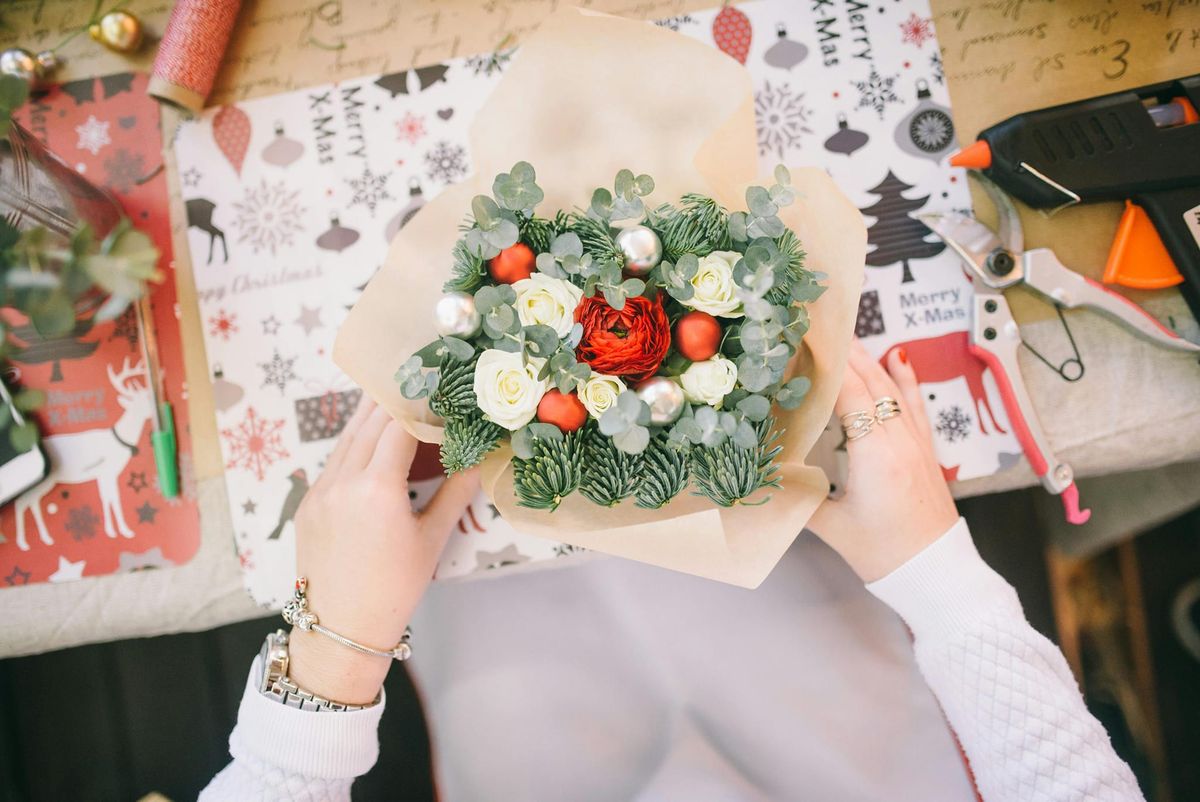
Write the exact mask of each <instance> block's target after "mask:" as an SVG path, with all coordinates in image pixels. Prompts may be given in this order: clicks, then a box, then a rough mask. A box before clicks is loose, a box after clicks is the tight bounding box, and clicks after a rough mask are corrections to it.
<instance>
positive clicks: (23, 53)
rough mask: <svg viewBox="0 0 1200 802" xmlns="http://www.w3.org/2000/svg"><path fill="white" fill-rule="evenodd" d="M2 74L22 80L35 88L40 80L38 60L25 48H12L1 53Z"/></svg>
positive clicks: (0, 68) (0, 65) (0, 67)
mask: <svg viewBox="0 0 1200 802" xmlns="http://www.w3.org/2000/svg"><path fill="white" fill-rule="evenodd" d="M0 73H3V74H4V75H11V76H13V77H14V78H20V79H21V80H22V81H24V82H25V83H27V84H29V85H30V86H34V85H36V84H37V82H38V78H39V75H38V63H37V59H35V58H34V57H33V54H32V53H30V52H29V51H28V50H26V49H25V48H23V47H10V48H9V49H8V50H5V51H4V52H3V53H0Z"/></svg>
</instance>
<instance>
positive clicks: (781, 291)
mask: <svg viewBox="0 0 1200 802" xmlns="http://www.w3.org/2000/svg"><path fill="white" fill-rule="evenodd" d="M775 245H776V246H777V247H778V248H779V252H780V253H781V254H783V255H784V256H786V257H787V271H786V274H785V275H784V277H783V280H782V281H777V282H775V286H774V287H772V288H771V290H770V291H769V292H768V293H767V294H766V296H765V298H766V299H767V301H768V302H769V303H773V304H778V305H780V306H790V305H791V303H792V297H791V286H792V285H793V284H798V283H800V282H802V281H805V280H809V279H811V278H812V274H811V273H810V272H809V271H807V270H805V269H804V257H805V256H806V254H805V253H804V247H803V246H802V245H801V244H800V238H799V237H797V236H796V235H795V233H794V232H793V231H792V230H791V229H790V228H789V229H788V230H787V231H784V232H783V236H781V237H779V239H777V240H775Z"/></svg>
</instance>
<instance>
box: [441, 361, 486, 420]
mask: <svg viewBox="0 0 1200 802" xmlns="http://www.w3.org/2000/svg"><path fill="white" fill-rule="evenodd" d="M477 359H478V357H477V358H476V359H472V360H471V361H469V362H461V361H459V360H457V359H455V358H454V357H452V356H450V355H449V354H447V355H446V356H443V357H442V363H441V365H439V366H438V384H437V389H435V390H434V391H433V392H432V393H430V395H429V408H430V409H431V410H432V411H433V413H434V414H435V415H437V416H439V417H442V418H445V419H446V420H450V419H451V418H464V417H469V416H472V415H476V414H478V413H479V405H478V401H477V400H476V398H475V362H476V361H477Z"/></svg>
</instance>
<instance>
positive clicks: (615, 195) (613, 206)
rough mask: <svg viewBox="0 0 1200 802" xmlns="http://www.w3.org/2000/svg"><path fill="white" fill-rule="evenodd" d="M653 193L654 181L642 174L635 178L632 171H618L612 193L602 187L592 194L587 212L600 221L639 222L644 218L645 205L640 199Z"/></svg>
mask: <svg viewBox="0 0 1200 802" xmlns="http://www.w3.org/2000/svg"><path fill="white" fill-rule="evenodd" d="M653 191H654V179H653V178H651V177H650V176H648V175H646V174H645V173H642V174H641V175H639V176H635V175H634V174H633V171H632V170H620V171H618V172H617V177H616V179H615V180H614V181H613V191H612V192H609V191H608V190H607V189H604V188H603V187H601V188H599V189H597V190H596V191H595V192H593V193H592V203H591V206H590V207H588V212H589V213H590V214H591V215H592V216H594V217H597V218H600V219H601V220H607V221H609V222H614V221H617V220H641V219H642V218H643V217H645V216H646V204H645V203H643V202H642V198H644V197H646V196H647V195H649V194H650V193H651V192H653Z"/></svg>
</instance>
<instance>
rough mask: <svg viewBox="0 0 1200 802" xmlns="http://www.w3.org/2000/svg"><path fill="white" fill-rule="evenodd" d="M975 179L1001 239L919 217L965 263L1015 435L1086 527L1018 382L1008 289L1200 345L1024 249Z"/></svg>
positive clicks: (967, 223) (1068, 474) (957, 219)
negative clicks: (1020, 289) (990, 207)
mask: <svg viewBox="0 0 1200 802" xmlns="http://www.w3.org/2000/svg"><path fill="white" fill-rule="evenodd" d="M972 176H973V177H975V178H977V179H978V180H979V182H980V184H981V185H982V186H983V188H984V189H985V190H986V191H987V194H988V196H989V197H990V198H991V200H992V202H993V203H994V204H995V206H996V211H997V213H998V215H999V226H998V228H999V232H995V231H992V229H990V228H989V227H987V226H985V225H984V224H983V223H980V222H979V221H978V220H976V219H975V218H974V217H973V216H971V215H967V214H962V213H958V212H952V213H948V214H923V215H918V217H919V218H920V220H921V221H922V222H923V223H925V225H927V226H929V228H931V229H932V230H933V231H934V232H935V233H936V234H937V235H938V236H939V237H941V238H942V239H943V240H944V241H945V242H946V244H947V245H949V246H950V247H951V248H952V249H953V250H954V252H955V253H957V254H958V255H959V257H960V258H961V259H962V261H963V262H964V263H965V265H966V269H967V273H968V275H969V276H970V277H971V283H972V284H973V285H974V288H975V298H974V302H973V303H974V307H973V310H972V319H971V329H970V336H969V348H970V351H971V353H972V355H974V356H975V357H976V358H978V359H980V360H982V361H983V362H984V363H985V364H986V365H987V366H988V367H989V368H990V369H991V371H992V375H993V376H994V377H995V379H996V384H997V386H998V387H999V389H1000V395H1001V397H1002V398H1003V400H1004V409H1005V411H1006V412H1007V413H1008V418H1009V421H1010V422H1011V423H1012V427H1013V431H1014V433H1015V434H1016V436H1017V440H1018V441H1020V443H1021V448H1022V450H1023V451H1024V452H1025V457H1026V458H1027V459H1028V460H1029V464H1030V466H1031V467H1032V468H1033V471H1034V473H1035V474H1037V476H1038V478H1039V479H1040V480H1041V483H1042V486H1043V487H1044V488H1045V489H1046V490H1047V491H1048V492H1050V493H1053V494H1054V495H1058V496H1061V497H1062V502H1063V508H1064V509H1065V510H1066V517H1067V521H1069V522H1070V523H1073V524H1083V523H1086V522H1087V520H1088V518H1089V517H1091V510H1087V509H1080V507H1079V489H1078V488H1077V487H1076V485H1075V473H1074V471H1073V470H1072V469H1071V466H1070V465H1068V464H1067V463H1065V462H1063V461H1061V460H1059V459H1058V458H1057V457H1056V456H1055V455H1054V452H1053V451H1052V450H1051V449H1050V444H1049V442H1047V439H1046V433H1045V432H1044V431H1043V430H1042V427H1041V424H1040V423H1039V422H1038V418H1037V413H1036V411H1035V410H1034V408H1033V400H1032V399H1031V398H1030V397H1029V390H1028V389H1027V388H1026V386H1025V382H1024V380H1023V379H1022V378H1021V369H1020V365H1019V363H1018V361H1017V349H1018V348H1019V347H1020V346H1021V345H1023V344H1024V343H1023V341H1022V340H1021V332H1020V329H1019V328H1018V327H1017V322H1016V320H1014V319H1013V316H1012V311H1011V310H1010V309H1009V306H1008V301H1007V300H1006V299H1005V297H1004V292H1005V290H1007V289H1009V288H1010V287H1015V286H1017V285H1018V284H1021V285H1024V286H1026V287H1028V288H1030V289H1032V290H1035V291H1036V292H1038V293H1039V294H1041V295H1043V296H1045V297H1046V298H1047V299H1048V300H1050V301H1051V302H1053V303H1054V304H1056V305H1057V306H1059V307H1060V308H1066V309H1075V308H1077V307H1087V308H1089V309H1091V310H1093V311H1096V312H1099V313H1101V314H1103V315H1105V316H1107V317H1109V318H1111V319H1113V320H1115V321H1116V322H1118V323H1121V324H1122V325H1124V326H1126V327H1127V328H1129V329H1132V330H1133V332H1134V333H1136V334H1138V335H1140V336H1141V337H1144V338H1145V339H1147V340H1149V341H1150V342H1152V343H1154V344H1156V345H1159V346H1161V347H1163V348H1168V349H1171V350H1175V351H1181V352H1186V353H1192V354H1198V353H1200V345H1196V344H1195V343H1192V342H1189V341H1188V340H1185V339H1183V338H1182V337H1180V336H1179V335H1178V334H1176V333H1175V332H1173V331H1171V330H1170V329H1168V328H1167V327H1166V326H1163V325H1162V324H1161V323H1159V322H1158V321H1157V320H1155V319H1154V318H1153V317H1151V316H1150V315H1149V314H1147V313H1146V312H1145V311H1144V310H1143V309H1142V308H1141V307H1139V306H1138V305H1137V304H1135V303H1133V302H1132V301H1130V300H1129V299H1128V298H1125V297H1124V296H1122V295H1119V294H1117V293H1115V292H1112V291H1111V290H1109V289H1107V288H1106V287H1104V285H1102V284H1100V283H1099V282H1097V281H1094V280H1092V279H1090V278H1088V277H1086V276H1081V275H1080V274H1078V273H1076V272H1074V271H1073V270H1070V269H1068V268H1067V267H1066V266H1065V265H1063V263H1062V262H1060V261H1059V259H1058V257H1057V256H1056V255H1055V254H1054V251H1052V250H1050V249H1049V248H1034V249H1032V250H1025V241H1024V234H1023V233H1022V231H1021V219H1020V217H1019V216H1018V215H1017V210H1016V207H1014V206H1013V203H1012V201H1011V200H1010V199H1009V198H1008V196H1007V195H1006V194H1005V193H1004V192H1003V191H1002V190H1001V189H1000V188H999V187H997V186H996V185H995V184H994V183H992V182H991V181H990V180H988V179H987V178H986V177H984V176H982V175H979V174H978V173H972Z"/></svg>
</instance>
